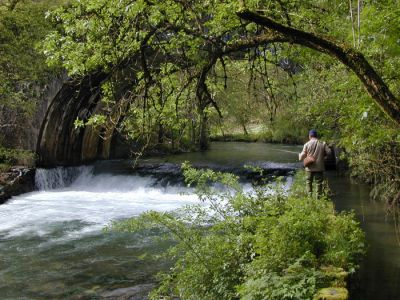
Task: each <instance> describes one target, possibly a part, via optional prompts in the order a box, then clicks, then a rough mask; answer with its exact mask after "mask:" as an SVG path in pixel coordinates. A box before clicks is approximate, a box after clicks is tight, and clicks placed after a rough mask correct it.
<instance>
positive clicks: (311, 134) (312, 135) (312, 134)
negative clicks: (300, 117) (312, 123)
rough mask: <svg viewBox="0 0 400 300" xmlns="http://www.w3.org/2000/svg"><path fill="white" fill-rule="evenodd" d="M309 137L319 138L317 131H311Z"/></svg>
mask: <svg viewBox="0 0 400 300" xmlns="http://www.w3.org/2000/svg"><path fill="white" fill-rule="evenodd" d="M308 135H309V136H311V137H317V136H318V134H317V131H316V130H315V129H311V130H310V131H309V132H308Z"/></svg>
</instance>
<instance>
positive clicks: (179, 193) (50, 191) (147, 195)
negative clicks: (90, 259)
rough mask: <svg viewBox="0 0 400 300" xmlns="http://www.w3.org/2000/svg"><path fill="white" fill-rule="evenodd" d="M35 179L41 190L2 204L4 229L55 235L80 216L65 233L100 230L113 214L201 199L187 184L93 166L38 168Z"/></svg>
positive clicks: (7, 232) (8, 233) (119, 216)
mask: <svg viewBox="0 0 400 300" xmlns="http://www.w3.org/2000/svg"><path fill="white" fill-rule="evenodd" d="M36 185H37V187H38V188H40V189H41V190H40V191H37V192H32V193H28V194H24V195H21V196H18V197H14V198H12V199H11V200H10V201H9V202H8V203H7V204H5V205H2V206H1V207H0V219H1V220H2V222H1V224H0V235H2V236H5V237H12V236H18V235H23V234H30V235H32V234H33V235H39V236H44V235H53V234H52V232H53V231H54V230H55V228H56V227H57V228H59V227H60V226H61V227H62V226H63V224H65V223H69V222H77V223H79V224H80V226H78V227H73V228H65V231H64V237H65V238H73V237H79V236H80V235H83V234H90V233H94V232H99V231H100V230H101V229H102V228H104V226H105V225H107V224H108V223H110V222H111V221H113V220H118V219H124V218H128V217H131V216H135V215H138V214H140V213H142V212H145V211H148V210H157V211H169V210H174V209H177V208H179V207H182V206H183V205H187V204H194V203H197V202H198V198H197V196H195V195H194V194H190V190H189V189H187V188H184V187H178V186H167V187H162V186H158V185H157V184H156V180H155V179H154V178H151V177H140V176H128V175H111V174H98V175H94V174H93V172H92V169H91V168H90V167H80V168H79V169H75V170H74V169H73V168H69V169H62V168H57V169H52V170H38V173H37V176H36ZM183 193H186V194H183ZM49 238H50V237H49Z"/></svg>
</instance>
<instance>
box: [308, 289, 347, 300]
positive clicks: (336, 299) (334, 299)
mask: <svg viewBox="0 0 400 300" xmlns="http://www.w3.org/2000/svg"><path fill="white" fill-rule="evenodd" d="M347 299H349V292H348V290H347V289H346V288H338V287H330V288H324V289H321V290H319V291H318V293H317V294H316V295H315V296H314V299H313V300H347Z"/></svg>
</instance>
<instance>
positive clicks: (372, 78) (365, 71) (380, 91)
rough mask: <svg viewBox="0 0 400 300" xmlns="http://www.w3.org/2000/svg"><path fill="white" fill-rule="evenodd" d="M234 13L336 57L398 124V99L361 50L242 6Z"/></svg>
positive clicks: (399, 107) (298, 42)
mask: <svg viewBox="0 0 400 300" xmlns="http://www.w3.org/2000/svg"><path fill="white" fill-rule="evenodd" d="M237 14H238V16H239V17H241V18H242V19H244V20H248V21H251V22H255V23H257V24H259V25H262V26H264V27H266V28H268V29H271V30H273V31H275V32H278V33H280V34H282V35H283V37H284V38H287V40H288V42H291V43H295V44H300V45H303V46H306V47H309V48H311V49H314V50H317V51H320V52H323V53H326V54H328V55H330V56H333V57H335V58H336V59H338V60H340V61H341V62H342V63H343V64H345V65H346V66H347V67H349V68H350V69H351V70H352V71H353V72H354V73H355V74H356V75H357V76H358V77H359V78H360V80H361V81H362V83H363V84H364V86H365V88H366V89H367V91H368V93H369V94H370V96H371V97H372V98H373V99H374V100H375V102H376V103H377V104H378V105H379V106H380V107H381V108H382V110H383V111H385V112H386V114H387V115H388V116H389V117H390V118H391V119H392V120H393V121H395V122H396V123H397V124H399V125H400V104H399V100H398V99H397V98H396V97H395V96H394V95H393V93H392V92H391V91H390V90H389V88H388V87H387V85H386V84H385V82H384V81H383V80H382V78H381V77H380V76H379V75H378V74H377V73H376V72H375V70H374V68H373V67H372V66H371V65H370V64H369V63H368V61H367V60H366V59H365V57H364V56H363V55H362V53H360V52H358V51H356V50H354V49H352V48H351V47H348V46H344V45H340V44H339V43H334V42H332V41H330V40H328V39H326V38H323V37H320V36H317V35H315V34H311V33H308V32H305V31H301V30H298V29H295V28H292V27H289V26H284V25H281V24H279V23H277V22H275V21H274V20H272V19H271V18H268V17H266V16H263V15H260V14H258V13H255V12H251V11H249V10H246V9H242V10H240V11H239V12H238V13H237Z"/></svg>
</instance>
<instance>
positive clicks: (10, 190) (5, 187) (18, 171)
mask: <svg viewBox="0 0 400 300" xmlns="http://www.w3.org/2000/svg"><path fill="white" fill-rule="evenodd" d="M34 188H35V169H33V168H27V167H24V166H14V167H11V168H10V169H9V170H8V171H6V172H2V173H0V204H3V203H5V202H6V201H7V200H8V199H10V198H11V197H12V196H17V195H19V194H23V193H28V192H31V191H33V190H34Z"/></svg>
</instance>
